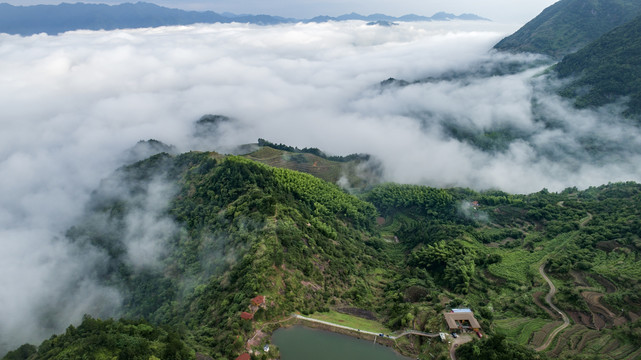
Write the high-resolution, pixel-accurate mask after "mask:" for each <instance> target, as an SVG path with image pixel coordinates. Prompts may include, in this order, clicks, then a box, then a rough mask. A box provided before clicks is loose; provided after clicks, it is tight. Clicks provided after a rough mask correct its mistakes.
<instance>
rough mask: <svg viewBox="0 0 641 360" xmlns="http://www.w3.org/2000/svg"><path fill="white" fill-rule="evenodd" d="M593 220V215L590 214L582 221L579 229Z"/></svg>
mask: <svg viewBox="0 0 641 360" xmlns="http://www.w3.org/2000/svg"><path fill="white" fill-rule="evenodd" d="M592 218H593V216H592V214H590V213H588V216H586V217H585V219H583V221H581V223H580V224H579V227H584V226H585V224H587V223H588V222H589V221H590V220H592Z"/></svg>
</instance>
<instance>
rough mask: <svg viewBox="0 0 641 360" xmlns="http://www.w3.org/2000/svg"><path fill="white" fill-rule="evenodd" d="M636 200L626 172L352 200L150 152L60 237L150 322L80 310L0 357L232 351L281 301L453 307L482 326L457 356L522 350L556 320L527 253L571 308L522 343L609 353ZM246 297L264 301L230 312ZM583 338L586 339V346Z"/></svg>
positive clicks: (383, 316)
mask: <svg viewBox="0 0 641 360" xmlns="http://www.w3.org/2000/svg"><path fill="white" fill-rule="evenodd" d="M158 189H161V190H162V191H159V190H158ZM152 198H153V199H154V201H153V203H154V204H156V206H154V207H153V209H151V210H153V211H152V212H151V213H152V214H153V219H152V220H150V221H151V223H149V227H150V228H153V227H157V226H160V225H162V226H163V229H166V230H167V231H166V232H165V233H163V235H162V236H160V235H158V236H157V237H156V238H154V239H153V241H156V242H159V243H160V244H161V245H162V251H158V252H157V253H156V254H155V257H154V258H152V259H148V260H147V262H145V263H143V264H141V263H140V262H136V261H135V260H134V259H132V252H133V251H134V250H135V247H134V246H133V245H135V244H138V243H136V242H135V241H139V240H140V239H138V238H137V237H136V236H143V237H144V234H143V233H144V231H143V233H136V232H135V231H134V232H133V233H134V234H138V235H136V236H133V237H132V236H131V234H132V227H135V226H134V224H135V222H132V221H133V220H132V219H135V218H136V217H137V216H139V214H140V212H141V211H149V210H150V208H149V205H148V204H149V203H150V199H152ZM159 199H160V200H163V201H164V202H163V201H160V200H159ZM640 204H641V185H639V184H636V183H631V182H630V183H615V184H608V185H604V186H600V187H593V188H589V189H586V190H583V191H579V190H578V189H576V188H568V189H566V190H565V191H563V192H561V193H551V192H548V191H547V190H545V189H544V190H542V191H540V192H537V193H533V194H529V195H511V194H507V193H504V192H501V191H486V192H477V191H474V190H470V189H463V188H451V189H435V188H430V187H425V186H417V185H399V184H391V183H387V184H382V185H379V186H376V187H374V188H373V189H371V190H369V191H367V192H365V193H363V194H360V195H358V196H355V195H350V194H348V193H346V192H345V191H344V190H342V189H341V188H339V187H338V186H336V185H334V184H331V183H328V182H325V181H323V180H321V179H319V178H316V177H313V176H311V175H309V174H305V173H302V172H297V171H292V170H287V169H282V168H274V167H270V166H267V165H264V164H260V163H257V162H254V161H252V160H249V159H246V158H243V157H238V156H222V155H219V154H216V153H207V152H190V153H185V154H181V155H168V154H159V155H156V156H153V157H151V158H149V159H147V160H144V161H141V162H138V163H135V164H132V165H129V166H126V167H123V168H121V169H119V170H118V171H117V172H116V173H115V174H114V175H113V176H112V177H110V178H109V179H106V180H105V181H103V183H102V185H101V187H100V188H99V189H98V190H97V191H96V192H95V193H94V195H93V197H92V201H91V202H90V203H89V204H88V206H87V213H86V216H85V218H84V219H83V220H82V221H80V222H79V223H78V224H77V225H76V226H75V227H73V228H71V229H70V230H69V231H68V234H67V238H68V241H70V242H72V243H74V244H76V246H79V247H93V248H99V249H103V250H104V251H105V253H106V254H108V261H106V262H105V263H101V264H97V265H96V266H97V276H98V277H99V279H100V281H101V282H103V283H104V284H108V285H110V286H114V287H116V288H118V289H119V291H120V292H121V293H122V294H124V295H125V298H124V303H123V317H124V319H140V318H145V319H147V321H149V323H147V322H144V321H138V320H136V321H130V320H119V321H116V320H98V319H92V318H90V317H86V318H85V320H84V321H83V323H82V324H80V325H78V327H70V328H69V330H67V332H66V333H65V334H62V335H58V336H54V337H52V338H51V339H49V340H47V341H45V342H44V343H42V344H41V345H39V346H33V345H24V346H22V347H20V348H19V349H16V350H15V351H13V352H11V353H9V354H7V355H6V356H5V359H17V358H23V359H26V358H30V359H40V358H43V359H45V358H60V359H62V358H65V357H64V356H66V355H64V356H63V354H71V353H73V352H74V351H75V352H81V351H87V352H88V351H93V352H95V353H101V354H111V355H109V356H117V357H118V358H127V357H126V353H129V352H130V351H131V352H133V353H136V354H142V355H141V356H143V357H144V358H151V357H152V356H153V357H156V358H177V357H172V356H173V355H172V356H168V355H167V352H168V351H169V352H171V353H172V354H174V353H175V354H181V355H176V356H180V358H183V357H184V358H194V357H195V356H196V354H200V355H198V356H201V357H202V356H205V357H204V358H207V357H211V358H215V359H223V358H235V357H236V356H237V355H238V354H239V353H241V352H242V351H244V350H243V349H245V346H246V342H247V341H248V340H249V339H251V338H252V337H253V336H254V335H255V333H256V330H257V328H256V326H258V325H256V324H262V323H267V322H273V321H279V320H282V319H285V318H287V317H288V316H289V314H291V313H292V312H300V313H302V314H313V313H323V312H326V311H328V310H341V309H346V308H347V309H359V310H358V312H359V313H360V312H363V313H366V314H368V317H369V318H374V319H376V321H379V322H380V323H382V324H384V325H385V326H386V327H388V328H389V329H391V330H401V329H408V328H411V329H416V330H419V331H426V332H438V331H442V330H443V328H444V326H445V325H444V321H443V318H442V311H444V310H446V309H449V308H451V307H460V306H465V307H470V308H472V309H474V311H475V314H476V316H477V318H478V320H479V321H480V322H481V325H482V329H483V331H484V332H485V333H486V335H488V336H486V337H487V338H488V339H487V340H484V341H482V342H478V341H477V342H473V343H471V344H470V345H466V346H463V347H461V349H460V354H461V358H469V356H470V355H469V354H475V356H478V354H486V353H487V354H490V353H501V352H503V350H501V349H508V348H509V349H512V350H510V351H512V352H514V354H513V355H514V356H515V357H514V358H521V357H523V356H525V357H523V358H527V356H533V355H532V354H533V352H532V350H531V349H533V348H534V347H535V346H539V345H540V343H539V342H540V341H541V339H544V338H545V335H546V334H547V333H548V332H549V329H550V328H551V326H552V324H554V323H555V321H556V320H557V319H555V318H554V316H553V314H554V313H553V312H551V311H549V309H547V308H546V305H545V304H543V301H542V300H541V296H542V294H544V293H545V292H546V291H547V285H546V284H545V282H544V281H543V279H542V278H541V277H540V275H539V273H538V269H539V267H540V266H544V268H545V269H546V270H547V271H548V273H549V275H550V276H551V277H553V278H554V279H555V281H556V282H557V284H558V294H557V295H556V296H555V302H556V303H557V305H558V306H559V307H560V308H562V309H564V311H566V312H567V313H568V314H569V316H570V317H571V318H572V324H571V325H570V327H569V328H568V330H565V332H562V333H561V335H559V336H560V337H561V338H562V339H566V340H567V339H574V340H572V341H566V340H559V342H558V344H555V345H553V346H551V347H549V348H548V349H547V350H546V351H545V352H543V353H540V354H539V355H537V356H540V357H541V358H544V357H545V354H548V355H550V356H552V355H554V356H556V357H559V358H571V356H574V355H573V354H577V353H580V354H585V355H586V356H599V354H602V353H603V352H605V351H607V349H608V348H609V347H610V346H613V344H615V343H616V344H618V345H619V346H620V348H621V351H620V353H621V356H622V357H621V358H624V357H625V356H628V355H629V354H631V353H633V352H634V349H638V347H639V346H641V344H640V343H639V339H640V338H641V336H639V335H641V323H640V321H639V315H641V297H640V296H639V294H641V273H640V272H639V269H640V268H641V267H639V265H641V264H639V262H640V261H641V260H640V258H639V253H640V252H641V221H640V220H639V219H641V206H640ZM167 224H170V225H167ZM257 295H263V296H265V297H266V299H268V301H267V302H266V303H267V304H266V306H265V307H262V308H259V309H257V311H256V312H255V313H254V314H253V320H252V321H247V320H243V319H242V318H241V317H240V314H241V313H242V312H246V311H248V310H247V309H248V307H249V306H250V305H251V299H252V298H254V297H256V296H257ZM595 299H596V300H595ZM341 311H342V310H341ZM350 311H351V312H353V311H355V310H350ZM526 324H529V325H527V326H526ZM585 337H587V338H591V339H594V338H599V339H600V340H599V341H600V342H599V344H601V345H600V346H593V347H585V342H581V341H580V340H581V339H582V338H585ZM123 343H126V344H130V345H126V346H123V345H122V344H123ZM410 343H411V345H410ZM410 343H404V344H405V345H399V346H400V349H401V350H402V351H406V352H408V353H410V354H414V355H418V356H419V357H421V358H424V356H427V355H425V354H427V353H428V352H430V351H433V352H435V353H436V354H439V355H438V356H439V357H440V358H446V357H447V356H448V355H447V354H448V352H447V349H446V348H445V347H444V346H441V345H438V346H437V345H435V344H432V343H430V342H427V341H426V340H424V339H420V338H417V339H413V340H410ZM88 349H91V350H88ZM412 349H413V350H412ZM488 356H489V355H488ZM132 358H136V357H132Z"/></svg>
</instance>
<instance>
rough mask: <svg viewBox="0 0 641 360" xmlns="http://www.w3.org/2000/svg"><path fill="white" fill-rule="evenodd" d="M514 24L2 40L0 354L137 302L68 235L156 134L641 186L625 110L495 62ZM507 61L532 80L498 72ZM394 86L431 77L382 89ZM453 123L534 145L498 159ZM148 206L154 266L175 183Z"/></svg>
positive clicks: (526, 188)
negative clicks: (125, 301)
mask: <svg viewBox="0 0 641 360" xmlns="http://www.w3.org/2000/svg"><path fill="white" fill-rule="evenodd" d="M514 30H515V25H514V24H501V23H496V22H458V21H455V22H431V23H400V24H399V25H397V26H392V27H381V26H367V25H366V24H365V23H364V22H358V21H353V22H330V23H321V24H288V25H277V26H262V27H261V26H256V25H245V24H210V25H204V24H199V25H191V26H178V27H160V28H154V29H130V30H116V31H72V32H68V33H64V34H61V35H59V36H47V35H45V34H40V35H34V36H28V37H21V36H13V35H6V34H0V108H1V109H2V111H1V112H0V124H1V125H2V131H1V132H0V174H3V176H1V177H0V204H1V206H0V247H1V248H2V251H0V319H2V321H0V355H2V352H3V350H8V349H10V348H11V347H15V346H18V345H20V344H23V343H25V342H32V343H39V342H40V341H41V340H42V339H43V338H46V337H49V336H50V335H51V333H53V332H59V331H62V330H64V328H66V327H67V326H68V324H70V323H76V324H77V323H78V321H80V319H81V317H82V315H83V314H84V313H89V314H93V315H96V316H117V315H118V311H119V306H120V302H121V301H122V294H121V293H119V292H118V291H117V290H116V289H114V288H110V287H108V286H105V285H104V284H100V283H99V282H97V281H96V280H95V266H96V264H100V263H101V261H103V260H104V254H103V253H101V252H100V251H98V250H96V249H93V250H92V249H79V248H78V247H77V246H75V245H73V244H70V243H69V242H68V241H67V240H66V239H65V236H64V234H65V232H66V230H67V229H69V227H70V226H72V225H73V224H74V223H75V222H76V221H77V220H78V219H79V217H80V216H81V215H82V214H83V209H84V207H85V204H86V203H87V201H88V199H89V198H90V195H91V193H92V191H93V190H95V189H96V188H97V187H98V186H99V185H100V184H101V182H102V181H103V179H105V178H107V177H109V176H110V174H112V173H113V172H114V171H115V169H117V168H118V167H120V166H122V165H123V164H125V161H126V159H127V157H128V156H127V154H128V150H129V149H131V148H132V147H133V146H134V145H135V144H136V143H137V142H138V141H140V140H147V139H156V140H159V141H163V142H165V143H167V144H171V145H175V146H176V148H177V150H178V151H189V150H217V151H220V152H225V151H226V149H230V148H231V147H233V146H234V145H238V144H246V143H253V142H256V141H257V139H258V138H264V139H267V140H269V141H272V142H276V143H284V144H288V145H291V146H297V147H300V148H302V147H317V148H320V149H322V150H324V151H327V152H328V153H330V154H334V155H346V154H350V153H367V154H371V155H372V156H373V157H374V158H376V159H377V160H378V161H380V163H381V164H382V168H383V175H384V177H385V180H388V181H396V182H401V183H413V184H424V185H430V186H464V187H470V188H474V189H479V190H482V189H501V190H504V191H508V192H518V193H528V192H535V191H539V190H541V189H542V188H548V189H549V190H551V191H560V190H563V189H564V188H566V187H570V186H577V187H579V188H586V187H589V186H596V185H600V184H604V183H607V182H610V181H612V182H614V181H627V180H633V181H641V130H640V129H639V128H638V127H637V126H635V125H634V124H630V123H629V122H627V121H626V120H625V119H622V118H620V117H619V116H618V115H617V114H618V112H619V111H620V110H621V109H620V108H619V107H617V106H611V107H606V108H603V109H598V110H576V109H574V108H573V106H572V104H571V102H570V101H569V100H567V99H563V98H560V97H559V96H557V95H556V94H555V92H554V90H553V89H554V86H557V85H558V84H556V82H555V81H554V80H552V79H548V78H547V77H546V76H541V74H542V73H543V72H544V70H545V69H546V65H537V64H540V61H541V60H542V59H541V58H539V57H537V56H534V55H510V54H503V53H496V52H493V51H491V50H490V49H491V48H492V46H493V45H494V44H495V43H496V42H498V41H499V40H500V39H501V38H503V37H504V36H506V35H508V34H509V33H511V32H512V31H514ZM505 64H524V65H527V66H526V67H527V68H528V69H529V70H526V71H523V72H518V73H512V74H505V75H502V76H487V75H484V74H488V73H490V74H494V73H495V72H494V71H493V70H495V69H500V68H501V67H502V66H504V65H505ZM443 74H446V75H447V76H442V75H443ZM390 77H393V78H396V79H404V80H407V81H414V80H422V79H431V80H430V81H423V82H419V83H415V84H413V85H410V86H405V87H393V86H392V87H382V86H381V85H380V82H381V81H383V80H386V79H389V78H390ZM205 114H219V115H225V116H228V117H230V118H232V119H234V120H233V121H231V122H229V123H228V124H226V125H224V126H221V128H220V131H219V132H218V133H217V134H216V135H215V136H212V137H209V138H205V139H204V140H203V138H201V137H197V136H195V134H194V129H195V122H196V121H197V120H198V119H199V118H200V117H201V116H203V115H205ZM542 119H543V120H542ZM452 127H455V128H457V129H459V130H464V131H465V132H468V133H470V134H472V135H474V134H476V135H478V134H485V133H492V132H493V131H498V130H502V129H503V130H504V129H509V130H511V131H512V132H513V133H516V134H520V135H519V136H520V137H519V138H517V139H516V140H514V141H512V142H510V143H509V144H507V146H506V147H505V148H502V149H500V150H498V151H490V152H488V151H481V150H480V149H479V148H478V147H475V146H474V145H473V144H471V143H469V142H468V141H463V140H457V138H455V137H453V136H452V134H451V131H450V130H451V129H452ZM448 129H449V130H448ZM148 194H150V195H149V196H150V197H149V198H148V199H146V200H145V201H142V203H143V204H144V206H143V209H144V211H142V212H140V213H134V214H133V216H134V217H133V218H131V219H128V222H127V224H128V225H127V226H128V228H127V229H126V234H127V236H126V237H125V238H124V241H126V242H127V244H126V245H127V249H128V255H129V257H130V259H131V261H133V262H136V261H139V262H140V263H136V264H135V265H138V266H140V267H145V266H150V264H153V263H154V256H151V258H145V257H143V256H138V254H139V253H140V252H143V253H146V254H152V255H153V254H156V253H158V251H160V250H158V249H162V242H163V241H164V240H163V237H162V236H159V233H163V232H167V231H171V229H174V228H175V227H174V226H175V224H172V223H171V220H170V219H167V218H163V217H162V216H160V215H158V216H151V217H147V216H146V214H152V215H153V214H163V213H164V212H163V211H164V207H165V206H166V204H167V203H168V197H169V195H168V194H171V186H169V187H168V186H167V184H162V183H158V184H151V185H150V189H149V190H148ZM154 249H155V250H154Z"/></svg>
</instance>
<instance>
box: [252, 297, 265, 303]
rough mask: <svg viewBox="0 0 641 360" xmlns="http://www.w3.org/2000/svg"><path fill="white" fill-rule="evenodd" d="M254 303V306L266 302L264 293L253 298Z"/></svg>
mask: <svg viewBox="0 0 641 360" xmlns="http://www.w3.org/2000/svg"><path fill="white" fill-rule="evenodd" d="M251 302H252V305H254V306H261V305H263V304H265V297H264V296H263V295H258V296H256V297H255V298H253V299H252V300H251Z"/></svg>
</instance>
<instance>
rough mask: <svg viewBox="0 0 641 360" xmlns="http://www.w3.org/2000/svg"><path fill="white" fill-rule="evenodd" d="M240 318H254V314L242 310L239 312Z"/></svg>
mask: <svg viewBox="0 0 641 360" xmlns="http://www.w3.org/2000/svg"><path fill="white" fill-rule="evenodd" d="M240 318H241V319H243V320H251V319H253V318H254V314H251V313H248V312H244V311H243V312H241V313H240Z"/></svg>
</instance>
